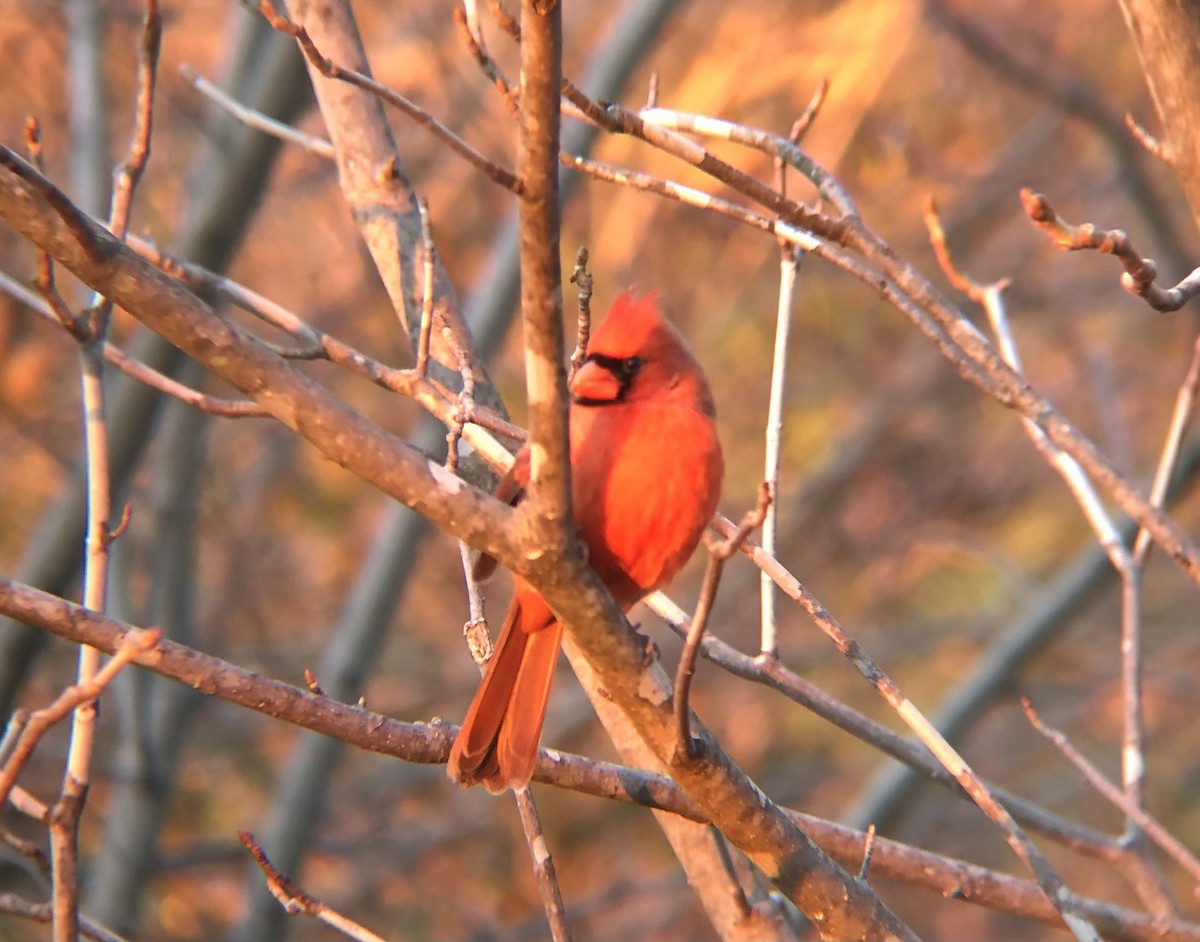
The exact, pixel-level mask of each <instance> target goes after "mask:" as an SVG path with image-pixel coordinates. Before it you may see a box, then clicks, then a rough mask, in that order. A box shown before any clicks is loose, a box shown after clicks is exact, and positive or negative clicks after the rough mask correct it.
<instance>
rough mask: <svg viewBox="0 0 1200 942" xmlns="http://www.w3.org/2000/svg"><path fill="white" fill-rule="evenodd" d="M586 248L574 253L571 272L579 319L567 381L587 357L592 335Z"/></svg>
mask: <svg viewBox="0 0 1200 942" xmlns="http://www.w3.org/2000/svg"><path fill="white" fill-rule="evenodd" d="M587 263H588V250H587V246H585V245H581V246H580V247H579V251H578V252H576V253H575V268H574V270H573V271H572V272H571V284H573V285H575V286H576V287H577V288H578V289H579V300H578V309H579V319H578V321H577V325H576V332H575V352H574V353H572V354H571V371H570V373H569V374H568V377H567V378H568V381H569V380H571V379H574V378H575V373H576V372H577V371H578V370H579V368H580V367H581V366H583V361H584V358H585V357H586V356H587V349H588V341H589V339H590V338H591V333H592V273H591V272H590V271H588V267H587Z"/></svg>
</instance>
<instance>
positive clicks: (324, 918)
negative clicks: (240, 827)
mask: <svg viewBox="0 0 1200 942" xmlns="http://www.w3.org/2000/svg"><path fill="white" fill-rule="evenodd" d="M238 839H239V840H240V841H241V842H242V846H244V847H245V848H246V850H248V851H249V852H250V856H251V857H253V858H254V862H255V863H256V864H258V866H259V869H260V870H262V872H263V876H264V877H266V880H267V889H268V890H270V891H271V895H272V896H274V897H275V899H277V900H278V901H279V905H280V906H282V907H283V909H284V911H285V912H286V913H287V914H288V915H289V916H295V915H296V914H297V913H304V914H305V915H306V916H312V917H313V918H314V919H319V920H320V921H321V922H323V923H325V924H326V925H328V926H332V927H333V928H334V929H336V930H337V931H338V932H340V933H341V934H342V935H344V936H346V937H347V938H350V939H354V940H356V942H384V938H383V936H380V935H376V934H375V933H374V932H372V931H371V930H370V929H367V928H366V927H364V926H362V925H360V924H359V923H357V922H355V921H354V920H353V919H350V918H349V917H347V916H343V915H342V914H341V913H339V912H338V911H337V910H336V909H333V908H332V907H330V906H328V905H326V904H325V903H323V902H321V900H319V899H317V898H316V897H315V896H311V895H310V894H308V893H305V892H304V891H303V890H302V889H300V888H299V887H298V886H296V884H294V883H293V882H292V881H291V880H289V879H288V878H287V877H285V876H284V875H283V874H282V873H280V872H279V871H278V870H276V869H275V865H274V864H272V863H271V861H270V859H269V858H268V857H267V855H266V853H265V852H264V851H263V849H262V847H260V846H259V844H258V842H257V841H256V840H255V839H254V837H253V836H252V835H251V834H250V833H249V832H247V831H238Z"/></svg>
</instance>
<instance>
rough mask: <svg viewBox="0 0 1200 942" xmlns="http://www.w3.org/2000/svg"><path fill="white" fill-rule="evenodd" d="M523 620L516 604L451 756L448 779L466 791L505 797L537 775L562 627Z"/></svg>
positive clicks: (517, 600)
mask: <svg viewBox="0 0 1200 942" xmlns="http://www.w3.org/2000/svg"><path fill="white" fill-rule="evenodd" d="M530 607H531V608H541V607H542V606H530ZM522 614H523V612H522V605H521V601H520V598H519V597H518V598H514V599H513V603H512V606H511V607H510V608H509V610H508V617H507V618H505V620H504V627H502V628H501V629H500V637H499V638H498V639H497V641H496V647H495V650H493V652H492V656H491V658H490V659H489V660H488V663H487V671H486V673H485V674H484V675H483V680H482V682H481V683H480V684H479V689H478V690H477V691H476V692H475V699H474V700H472V701H471V708H470V709H469V710H468V711H467V717H466V719H464V720H463V724H462V728H461V729H460V730H459V731H458V736H457V737H456V738H455V740H454V747H453V748H452V749H451V750H450V761H449V762H448V763H447V765H446V774H448V775H449V776H450V778H451V779H452V780H453V781H455V782H458V783H460V784H462V785H476V784H482V785H483V787H484V788H486V789H487V790H488V791H490V792H502V791H504V790H505V789H506V788H520V787H521V786H522V785H525V784H527V783H528V782H529V779H530V777H531V776H532V775H533V766H534V763H535V762H536V761H537V748H538V739H539V738H540V737H541V734H542V722H543V721H544V720H545V718H546V704H547V702H548V701H549V699H550V683H551V681H552V680H553V679H554V667H555V664H556V663H557V661H558V649H559V645H560V644H561V641H562V626H561V625H559V623H558V622H557V621H555V620H554V619H553V618H550V619H549V620H543V619H540V618H539V619H537V620H538V621H539V622H541V623H540V624H536V625H526V624H524V620H523V619H522Z"/></svg>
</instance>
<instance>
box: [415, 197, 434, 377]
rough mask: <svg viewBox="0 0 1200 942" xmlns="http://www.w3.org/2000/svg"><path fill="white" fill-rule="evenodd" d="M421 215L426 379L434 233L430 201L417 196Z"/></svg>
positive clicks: (422, 367)
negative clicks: (430, 214) (432, 230)
mask: <svg viewBox="0 0 1200 942" xmlns="http://www.w3.org/2000/svg"><path fill="white" fill-rule="evenodd" d="M417 213H418V214H419V215H420V217H421V242H420V247H421V271H422V279H421V332H420V334H419V335H418V337H417V367H416V369H417V375H418V376H420V377H421V379H425V378H426V377H427V376H428V372H429V335H430V332H431V331H432V330H433V234H432V233H431V231H430V227H429V203H428V202H427V201H426V200H425V197H423V196H418V197H417Z"/></svg>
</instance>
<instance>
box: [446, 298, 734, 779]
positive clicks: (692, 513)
mask: <svg viewBox="0 0 1200 942" xmlns="http://www.w3.org/2000/svg"><path fill="white" fill-rule="evenodd" d="M715 414H716V412H715V409H714V406H713V398H712V392H711V390H710V389H709V388H708V381H707V380H706V379H705V378H704V373H703V371H702V370H701V369H700V365H699V364H698V363H697V362H696V360H695V358H694V357H693V356H692V354H691V353H690V352H689V350H688V348H687V346H686V345H685V344H684V342H683V338H682V337H680V336H679V334H678V333H677V332H676V331H675V329H674V328H673V327H672V326H671V325H670V324H669V323H667V321H666V320H664V319H663V317H662V315H661V314H660V313H659V311H658V305H657V302H656V299H655V297H654V295H646V296H644V297H642V298H635V297H633V296H632V295H628V294H626V295H621V296H620V297H619V298H617V300H616V301H615V302H614V304H613V306H612V310H610V311H609V313H608V317H607V318H605V320H604V323H603V324H601V325H600V327H599V328H598V329H597V330H596V332H595V333H594V334H593V335H592V338H591V343H590V345H589V347H588V355H587V358H586V359H585V360H584V362H583V365H582V366H581V367H580V368H579V371H578V372H577V373H576V374H575V378H574V379H573V380H572V382H571V416H570V427H571V482H572V493H573V501H574V509H575V524H576V526H577V527H578V530H579V535H580V538H581V539H582V540H583V542H584V543H585V544H586V545H587V552H588V556H587V558H588V562H589V563H590V564H591V566H592V568H593V569H595V570H596V574H597V575H598V576H599V577H600V579H601V581H603V582H604V584H605V585H606V586H607V587H608V589H609V591H610V592H612V594H613V597H614V598H615V599H616V600H617V603H618V604H619V605H620V606H621V608H622V609H623V610H626V611H628V610H629V609H630V608H632V607H633V606H634V605H635V604H636V603H637V602H638V601H639V600H640V599H642V598H643V597H644V596H646V595H648V594H649V593H650V592H653V591H654V590H655V589H657V588H659V587H660V586H662V585H664V584H665V583H667V582H668V581H670V579H671V578H672V577H673V576H674V575H675V573H677V572H678V571H679V569H680V568H681V567H682V566H683V564H684V563H685V562H687V560H688V557H690V556H691V555H692V551H693V550H694V549H695V548H696V544H697V543H698V542H699V541H700V536H701V534H702V533H703V532H704V528H705V526H706V525H707V524H708V521H709V520H710V519H712V515H713V513H714V512H715V510H716V508H717V497H718V495H719V493H720V488H721V475H722V473H723V472H724V461H723V459H722V457H721V444H720V442H718V441H717V430H716V426H715V424H714V421H713V420H714V418H715ZM528 481H529V450H528V448H523V449H522V450H521V451H520V452H519V453H518V454H517V457H516V461H515V462H514V464H513V467H512V470H510V471H509V472H508V474H507V475H506V476H505V477H504V478H503V479H502V480H501V481H500V483H499V485H498V486H497V487H496V496H497V497H498V498H499V499H500V500H504V501H508V502H510V503H513V504H516V503H517V502H518V501H519V500H520V499H521V495H522V493H523V489H524V487H525V485H526V484H527V483H528ZM494 567H495V560H493V559H491V558H490V557H483V558H482V559H481V560H480V564H478V565H477V566H476V575H477V576H479V577H481V578H482V577H483V576H485V575H486V574H488V573H490V572H491V570H492V569H493V568H494ZM561 640H562V626H561V625H559V623H558V622H557V621H556V620H555V618H554V615H553V614H552V613H551V611H550V609H549V608H548V607H547V605H546V603H545V602H544V601H542V597H541V596H540V595H538V593H537V590H535V589H534V588H533V587H532V586H531V585H530V584H529V583H527V582H526V581H525V580H524V579H521V578H519V577H518V578H517V579H516V585H515V588H514V593H513V600H512V605H511V606H510V607H509V610H508V615H507V617H506V618H505V619H504V627H503V628H501V629H500V637H499V639H498V641H497V642H496V648H495V651H494V652H493V653H492V657H491V659H490V660H489V661H488V664H487V672H486V674H485V675H484V678H483V682H482V683H481V684H480V686H479V690H478V692H477V693H476V694H475V699H474V700H473V701H472V703H471V708H470V709H469V710H468V711H467V718H466V719H465V720H463V725H462V729H461V730H459V733H458V737H457V738H456V739H455V740H454V748H453V749H452V750H451V751H450V761H449V764H448V766H447V769H446V771H447V773H448V774H449V776H450V778H451V779H453V780H454V781H456V782H459V783H460V784H462V785H475V784H478V783H480V782H482V783H483V785H484V787H485V788H487V789H488V791H491V792H502V791H504V790H505V789H506V788H509V787H513V788H519V787H521V786H522V785H525V784H526V783H527V782H528V781H529V779H530V776H532V775H533V765H534V761H535V760H536V758H537V747H538V738H539V737H540V736H541V732H542V721H543V720H544V719H545V716H546V702H547V700H548V698H549V696H550V682H551V680H552V679H553V677H554V667H555V662H556V661H557V659H558V649H559V644H560V642H561Z"/></svg>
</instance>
